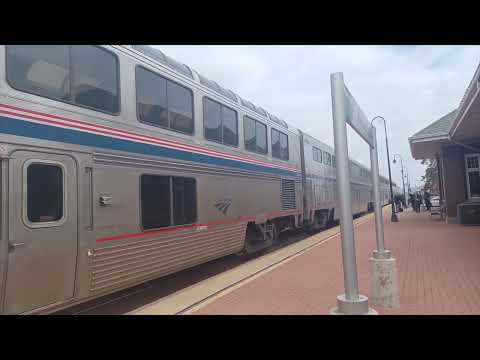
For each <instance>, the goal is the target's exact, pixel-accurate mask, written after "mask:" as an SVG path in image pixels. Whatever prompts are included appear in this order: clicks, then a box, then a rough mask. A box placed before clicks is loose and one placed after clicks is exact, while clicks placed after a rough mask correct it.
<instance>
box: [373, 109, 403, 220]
mask: <svg viewBox="0 0 480 360" xmlns="http://www.w3.org/2000/svg"><path fill="white" fill-rule="evenodd" d="M377 118H378V119H382V120H383V126H384V129H385V144H386V146H387V161H388V181H389V183H390V202H391V204H392V217H391V219H390V220H391V221H392V222H398V217H397V214H396V213H395V202H394V201H393V187H392V172H391V170H390V155H389V153H388V137H387V123H386V121H385V119H384V118H383V117H382V116H375V117H374V118H373V119H372V121H370V124H372V126H373V120H375V119H377Z"/></svg>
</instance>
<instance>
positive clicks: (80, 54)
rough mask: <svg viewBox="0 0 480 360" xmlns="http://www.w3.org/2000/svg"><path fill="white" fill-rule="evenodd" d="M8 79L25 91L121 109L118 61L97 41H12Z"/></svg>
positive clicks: (108, 109) (106, 109)
mask: <svg viewBox="0 0 480 360" xmlns="http://www.w3.org/2000/svg"><path fill="white" fill-rule="evenodd" d="M7 80H8V82H9V84H10V85H11V86H12V87H14V88H16V89H18V90H21V91H25V92H29V93H33V94H36V95H40V96H44V97H47V98H51V99H56V100H60V101H64V102H68V103H72V104H75V105H79V106H83V107H88V108H92V109H95V110H99V111H103V112H107V113H111V114H116V113H118V112H119V110H120V96H119V92H120V91H119V79H118V61H117V58H116V56H115V55H114V54H112V53H110V52H109V51H107V50H105V49H102V48H100V47H98V46H93V45H72V46H67V45H8V46H7Z"/></svg>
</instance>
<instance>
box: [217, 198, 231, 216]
mask: <svg viewBox="0 0 480 360" xmlns="http://www.w3.org/2000/svg"><path fill="white" fill-rule="evenodd" d="M230 205H232V199H222V200H217V201H216V202H215V204H214V205H213V206H215V207H216V208H217V209H218V211H221V212H222V213H223V215H226V213H227V211H228V209H229V208H230Z"/></svg>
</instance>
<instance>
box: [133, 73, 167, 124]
mask: <svg viewBox="0 0 480 360" xmlns="http://www.w3.org/2000/svg"><path fill="white" fill-rule="evenodd" d="M136 83H137V111H138V117H139V119H140V121H144V122H147V123H150V124H155V125H158V126H161V127H168V110H167V80H166V79H165V78H163V77H161V76H157V75H154V74H153V73H152V72H150V71H148V70H145V69H144V68H141V67H138V68H137V73H136Z"/></svg>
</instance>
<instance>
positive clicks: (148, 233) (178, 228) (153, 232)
mask: <svg viewBox="0 0 480 360" xmlns="http://www.w3.org/2000/svg"><path fill="white" fill-rule="evenodd" d="M297 213H298V214H300V213H301V211H300V210H297V209H295V210H289V211H277V212H273V213H270V214H268V215H266V216H267V217H268V216H280V215H294V214H297ZM253 220H255V216H242V217H239V218H236V219H228V220H216V221H211V222H209V223H206V224H190V225H183V226H175V227H169V228H165V229H158V230H147V231H143V232H139V233H133V234H122V235H117V236H108V237H103V238H99V239H97V240H96V242H97V243H103V242H107V241H116V240H124V239H133V238H139V237H144V236H152V235H157V234H164V233H169V232H179V231H185V230H190V229H194V228H199V227H202V226H207V227H208V226H218V225H230V224H237V223H241V222H245V221H253Z"/></svg>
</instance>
